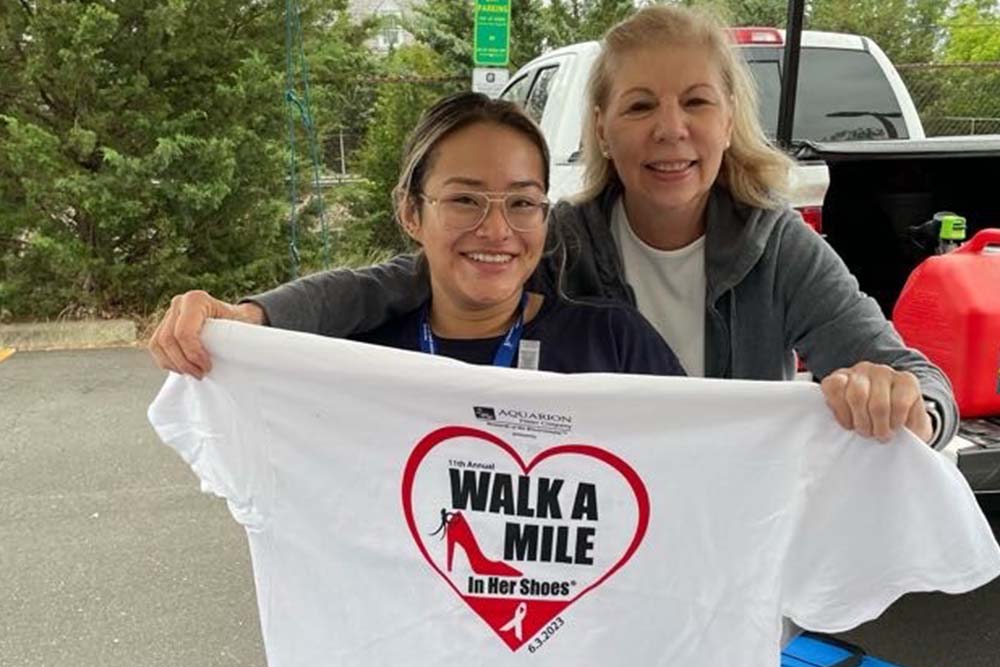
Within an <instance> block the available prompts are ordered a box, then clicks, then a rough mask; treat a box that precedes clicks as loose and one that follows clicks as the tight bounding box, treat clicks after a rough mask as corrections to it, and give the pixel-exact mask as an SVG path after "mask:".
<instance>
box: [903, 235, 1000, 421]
mask: <svg viewBox="0 0 1000 667" xmlns="http://www.w3.org/2000/svg"><path fill="white" fill-rule="evenodd" d="M892 322H893V324H894V325H895V326H896V329H897V330H898V331H899V333H900V335H902V337H903V340H904V341H906V344H907V345H909V346H910V347H915V348H916V349H918V350H920V351H921V352H923V353H924V354H926V355H927V356H928V357H929V358H930V360H931V361H933V362H934V363H935V364H937V365H938V366H940V367H941V370H943V371H944V372H945V374H946V375H947V376H948V379H949V380H951V384H952V386H953V387H954V389H955V398H956V400H957V401H958V410H959V412H960V413H961V415H962V417H984V416H990V415H1000V229H984V230H982V231H981V232H979V233H978V234H976V235H975V236H974V237H972V240H970V241H968V242H967V243H965V244H964V245H962V246H961V247H960V248H958V249H957V250H953V251H952V252H949V253H948V254H946V255H939V256H936V257H931V258H929V259H927V260H925V261H924V262H923V263H921V264H920V265H919V266H918V267H917V268H916V269H914V271H913V273H911V274H910V277H909V279H908V280H907V281H906V285H905V286H904V287H903V291H902V292H901V293H900V295H899V300H898V301H896V307H895V308H894V309H893V312H892Z"/></svg>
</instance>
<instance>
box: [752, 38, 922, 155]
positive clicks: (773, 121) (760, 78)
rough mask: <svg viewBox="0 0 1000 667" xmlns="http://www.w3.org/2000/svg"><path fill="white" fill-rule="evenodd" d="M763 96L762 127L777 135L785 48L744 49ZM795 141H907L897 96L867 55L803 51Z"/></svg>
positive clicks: (796, 107)
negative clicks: (783, 51)
mask: <svg viewBox="0 0 1000 667" xmlns="http://www.w3.org/2000/svg"><path fill="white" fill-rule="evenodd" d="M743 53H744V54H745V56H746V58H747V61H748V64H749V65H750V71H751V73H752V74H753V76H754V79H755V81H756V82H757V90H758V95H759V96H760V108H761V123H762V125H763V126H764V131H765V132H766V133H767V134H768V136H770V137H772V138H773V137H774V136H775V133H776V131H777V125H778V99H779V97H778V96H779V91H780V88H781V81H780V78H779V76H780V75H779V73H780V71H781V62H782V57H783V54H782V50H781V49H766V48H759V47H754V48H747V49H744V50H743ZM792 138H793V139H795V140H811V141H858V140H862V139H906V138H909V133H908V132H907V131H906V125H905V124H904V123H903V114H902V112H901V111H900V108H899V103H898V101H897V100H896V95H895V93H894V92H893V90H892V87H891V86H890V85H889V81H888V79H886V78H885V74H884V73H883V72H882V69H881V68H880V67H879V65H878V63H877V62H876V61H875V59H874V58H873V57H872V56H871V54H870V53H868V52H866V51H855V50H850V49H829V48H804V49H802V58H801V60H800V63H799V87H798V94H797V95H796V100H795V124H794V126H793V127H792Z"/></svg>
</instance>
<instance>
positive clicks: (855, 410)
mask: <svg viewBox="0 0 1000 667" xmlns="http://www.w3.org/2000/svg"><path fill="white" fill-rule="evenodd" d="M821 387H822V390H823V394H824V396H825V398H826V402H827V404H828V405H829V406H830V409H831V410H832V411H833V414H834V417H835V418H836V420H837V422H838V423H839V424H840V425H841V426H843V427H844V428H846V429H851V430H854V431H856V432H857V433H858V434H859V435H862V436H864V437H875V438H877V439H879V440H881V441H883V442H887V441H888V440H889V439H891V438H892V434H893V433H894V432H895V431H896V430H898V429H899V428H900V427H901V426H906V427H907V428H909V429H910V430H911V431H913V432H914V433H916V434H917V435H918V436H919V437H922V438H924V440H929V439H930V437H931V435H932V434H933V425H932V424H931V420H930V417H928V415H927V413H926V410H924V403H923V396H922V395H921V393H920V383H919V381H918V380H917V378H916V376H914V375H913V374H912V373H908V372H904V371H896V370H893V369H892V368H890V367H889V366H885V365H883V364H872V363H869V362H861V363H859V364H855V365H854V366H852V367H851V368H841V369H839V370H837V371H834V372H833V373H831V374H830V375H828V376H827V377H826V378H824V379H823V382H822V384H821Z"/></svg>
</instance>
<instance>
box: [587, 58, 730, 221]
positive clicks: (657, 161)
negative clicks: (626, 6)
mask: <svg viewBox="0 0 1000 667" xmlns="http://www.w3.org/2000/svg"><path fill="white" fill-rule="evenodd" d="M615 65H616V66H615V67H614V68H613V71H614V75H613V81H614V85H613V87H612V88H611V91H610V93H609V95H608V99H607V100H606V102H605V104H604V105H603V107H602V108H599V109H598V110H597V111H596V112H595V113H596V130H597V137H598V141H599V142H600V145H601V146H602V147H604V149H605V150H606V151H607V153H608V154H609V155H610V159H611V160H612V162H613V164H614V168H615V170H616V171H617V173H618V176H619V178H620V179H621V181H622V184H623V185H624V186H625V204H626V209H627V210H628V214H629V220H630V221H633V222H635V220H634V218H636V219H642V220H644V221H646V222H647V223H650V222H652V223H655V222H657V221H662V220H685V221H699V222H700V220H701V215H702V213H703V212H704V209H705V204H706V202H707V201H708V193H709V190H710V189H711V187H712V185H713V184H714V183H715V180H716V177H717V176H718V174H719V168H720V166H721V164H722V155H723V153H724V151H725V150H726V147H727V146H728V144H729V139H730V135H731V132H732V125H733V121H732V110H731V102H730V99H729V95H728V94H727V92H726V89H725V86H724V84H723V81H722V76H721V74H720V72H719V68H718V67H717V66H716V65H715V63H714V62H713V59H712V57H711V53H710V51H708V50H707V49H705V48H702V47H699V46H690V45H688V46H685V45H678V44H672V45H663V46H656V47H651V48H641V49H635V50H632V51H629V52H626V53H623V54H621V55H620V56H619V57H618V58H617V59H616V61H615Z"/></svg>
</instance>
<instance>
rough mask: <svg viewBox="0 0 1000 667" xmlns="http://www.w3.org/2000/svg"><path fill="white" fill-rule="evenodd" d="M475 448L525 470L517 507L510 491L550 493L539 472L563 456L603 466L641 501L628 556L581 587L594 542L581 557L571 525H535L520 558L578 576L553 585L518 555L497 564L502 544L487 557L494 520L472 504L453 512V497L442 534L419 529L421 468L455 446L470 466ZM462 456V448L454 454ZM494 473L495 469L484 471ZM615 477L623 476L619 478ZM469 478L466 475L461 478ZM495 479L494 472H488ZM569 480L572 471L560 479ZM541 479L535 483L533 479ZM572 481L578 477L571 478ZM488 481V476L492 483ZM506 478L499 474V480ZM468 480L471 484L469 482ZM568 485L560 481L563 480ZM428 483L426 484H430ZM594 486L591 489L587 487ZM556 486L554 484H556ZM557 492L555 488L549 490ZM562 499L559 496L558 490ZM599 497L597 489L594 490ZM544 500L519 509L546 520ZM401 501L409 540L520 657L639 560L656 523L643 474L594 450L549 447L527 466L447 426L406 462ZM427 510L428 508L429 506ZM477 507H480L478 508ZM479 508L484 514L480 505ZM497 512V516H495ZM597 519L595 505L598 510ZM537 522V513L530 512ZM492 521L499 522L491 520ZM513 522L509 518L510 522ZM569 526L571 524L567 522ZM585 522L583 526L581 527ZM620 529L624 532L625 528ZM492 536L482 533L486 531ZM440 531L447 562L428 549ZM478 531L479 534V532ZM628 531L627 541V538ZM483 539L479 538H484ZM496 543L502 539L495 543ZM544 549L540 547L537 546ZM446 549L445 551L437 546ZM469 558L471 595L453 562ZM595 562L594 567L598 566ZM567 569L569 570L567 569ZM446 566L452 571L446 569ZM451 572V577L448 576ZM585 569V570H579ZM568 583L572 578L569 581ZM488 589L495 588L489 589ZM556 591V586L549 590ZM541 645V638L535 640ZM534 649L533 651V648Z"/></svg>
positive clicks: (610, 562) (511, 452)
mask: <svg viewBox="0 0 1000 667" xmlns="http://www.w3.org/2000/svg"><path fill="white" fill-rule="evenodd" d="M470 439H471V446H472V447H473V448H474V449H477V448H481V452H482V454H484V456H483V457H481V459H482V460H485V459H487V458H490V457H495V456H496V455H497V454H498V450H499V451H501V452H503V459H504V461H508V459H509V461H508V462H513V463H514V464H515V466H516V470H517V471H518V480H517V481H518V487H517V491H514V490H513V487H510V486H508V487H507V488H505V489H501V490H500V496H501V497H500V500H501V501H509V503H510V505H508V507H512V506H513V504H514V502H515V500H514V499H513V498H510V497H507V496H505V495H504V492H511V493H513V494H515V495H519V496H520V495H524V494H522V493H521V490H522V485H523V486H524V489H527V488H529V485H531V484H532V483H540V484H541V485H542V486H543V488H544V486H545V483H546V482H547V481H548V480H546V479H540V478H539V476H538V475H537V474H536V473H537V472H538V467H539V466H540V464H543V462H544V463H545V464H546V465H547V466H550V465H551V464H552V463H553V459H556V458H557V457H583V458H574V460H573V466H564V467H565V468H572V469H573V470H577V469H579V467H580V465H584V466H586V465H588V464H592V467H594V468H595V469H596V468H602V470H600V472H601V473H605V474H607V473H609V472H611V473H612V474H613V476H614V478H615V480H616V482H618V483H620V482H624V486H623V487H622V488H627V489H629V490H630V491H631V494H632V496H633V497H634V500H635V528H634V531H633V532H632V533H631V536H630V537H629V538H628V539H627V540H623V542H624V544H623V545H622V547H621V553H620V555H618V556H617V558H614V554H612V557H611V558H608V559H606V560H607V564H606V566H605V567H604V569H603V570H601V571H599V572H589V571H588V574H589V577H586V576H585V577H584V578H583V580H582V581H577V580H579V579H581V577H579V576H576V575H575V574H572V573H573V572H574V570H573V569H572V566H573V563H574V561H573V558H574V554H575V557H576V558H577V559H578V560H577V561H575V562H576V563H579V562H584V563H586V561H581V560H579V559H582V558H585V557H586V554H587V553H588V552H587V548H588V547H593V541H592V540H591V542H589V543H588V542H587V541H586V539H584V541H583V544H582V550H581V544H580V542H579V535H580V533H577V537H578V542H577V545H576V551H575V552H574V550H573V549H571V548H569V547H568V541H569V537H568V536H569V535H570V531H571V530H573V529H572V528H571V527H570V526H565V525H564V526H560V525H556V524H553V522H551V521H546V525H545V526H542V527H538V526H535V527H534V528H533V529H532V530H535V531H536V532H534V533H531V535H534V536H535V537H536V541H535V542H534V543H533V546H534V547H535V548H532V549H531V550H530V551H525V550H523V549H524V544H523V543H519V545H520V548H521V549H522V550H521V551H520V552H519V553H520V554H521V556H524V555H525V554H530V555H531V556H533V557H537V556H538V554H540V553H544V554H547V555H548V556H549V557H550V558H551V559H553V560H555V561H557V562H556V565H554V566H553V565H552V564H551V562H550V563H549V564H548V565H545V566H543V567H542V569H544V568H548V569H547V570H546V572H548V573H549V574H551V573H552V571H553V567H564V568H565V569H567V570H568V571H569V572H570V573H571V574H570V575H568V578H567V579H566V580H565V581H564V582H563V583H562V584H560V583H559V582H556V581H552V577H551V576H549V577H548V579H543V580H542V581H539V580H536V579H534V578H532V577H531V570H532V569H533V568H534V569H539V567H538V565H537V564H535V563H531V562H522V561H521V560H515V558H514V557H513V556H512V555H511V554H513V553H514V552H513V550H511V551H510V553H508V554H507V555H508V556H509V557H508V558H507V559H506V560H503V559H500V558H496V557H495V556H497V555H499V554H497V553H494V551H499V549H496V545H495V544H492V545H491V546H492V547H493V550H494V551H491V550H490V548H487V550H486V552H485V553H484V551H483V549H482V548H481V547H480V544H485V543H486V542H484V541H482V535H484V534H485V532H486V530H488V529H489V528H490V527H494V528H495V525H494V526H490V523H489V520H488V519H482V517H483V516H487V517H489V515H487V514H486V513H485V512H482V513H480V512H477V511H470V508H469V507H468V506H464V507H462V508H461V509H455V506H454V495H453V496H452V499H453V502H450V503H448V505H449V506H450V507H452V508H453V511H447V510H446V508H443V507H441V508H434V509H435V511H436V510H438V509H439V510H440V514H441V524H440V526H439V527H438V530H437V531H434V532H433V533H432V532H430V530H429V528H430V527H428V526H420V527H418V525H417V521H416V519H415V518H414V499H413V492H414V482H415V480H416V478H417V476H418V472H419V471H420V470H421V465H422V464H426V462H427V460H428V459H427V457H428V455H429V454H431V453H432V452H433V453H434V455H435V456H434V457H432V458H434V459H435V460H436V461H438V463H441V461H440V460H438V458H437V457H438V456H440V455H444V454H445V452H447V451H448V448H449V446H450V445H455V444H456V443H461V446H462V449H461V453H460V454H458V455H456V457H455V459H456V460H459V461H465V460H467V459H468V458H469V455H468V451H469V448H470ZM453 449H455V451H456V452H457V451H458V448H457V447H456V448H453ZM453 464H454V465H463V464H462V463H454V462H453V461H452V460H451V459H448V464H447V465H448V466H449V474H450V475H451V474H455V473H454V472H453V471H452V468H451V466H452V465H453ZM484 467H486V468H488V466H484ZM614 473H616V474H614ZM458 474H462V473H458ZM476 474H479V475H483V474H484V473H483V472H478V473H476V472H474V473H473V476H475V475H476ZM489 474H493V473H489ZM561 474H563V475H564V476H566V475H565V473H561ZM533 475H534V477H533ZM502 476H503V477H505V478H506V479H505V481H508V483H510V478H511V476H510V475H502ZM569 477H572V473H571V474H570V475H569ZM486 478H488V475H487V477H484V478H481V479H486ZM498 478H499V476H498ZM467 481H468V480H467ZM557 481H559V482H560V483H561V480H557ZM584 484H585V483H581V484H580V486H579V487H578V490H579V488H582V487H583V486H584ZM425 485H426V483H425ZM454 485H455V481H454V480H453V481H452V487H451V492H452V494H454V493H455V488H454ZM588 486H592V485H588ZM553 487H554V484H553ZM480 490H481V491H483V493H482V494H479V493H478V492H476V491H475V490H473V491H470V492H468V493H467V494H466V495H464V496H463V498H464V500H465V501H466V503H468V499H469V497H470V496H471V495H473V494H474V495H476V496H478V497H479V499H480V501H481V503H483V502H485V498H486V496H487V494H486V492H485V490H483V489H480ZM550 491H551V489H550ZM493 493H494V497H493V502H498V501H497V498H498V496H497V493H498V492H497V490H496V489H493ZM556 493H558V491H556ZM552 495H553V494H551V493H550V495H549V496H548V501H549V502H548V503H547V505H548V506H549V507H551V506H552V505H555V506H556V507H555V509H550V510H549V511H550V512H551V513H552V515H551V516H548V517H546V518H547V519H552V518H562V516H561V514H559V513H560V512H561V510H559V509H558V501H557V500H554V499H553V497H552ZM594 495H595V498H596V491H595V492H594ZM543 497H544V494H542V495H539V500H538V501H537V502H538V507H537V508H529V509H525V510H522V509H519V510H518V511H519V512H522V511H523V512H531V513H535V512H537V513H538V516H539V517H542V516H544V514H543V513H544V511H545V509H544V508H543V506H542V505H543V500H542V498H543ZM402 499H403V511H404V514H405V517H406V523H407V525H408V527H409V529H410V534H411V535H412V536H413V541H414V542H415V543H416V545H417V548H419V549H420V552H421V553H422V554H423V556H424V558H425V559H426V560H427V562H428V563H429V564H430V566H431V567H432V568H434V570H435V571H436V572H437V573H438V574H439V575H441V577H442V578H443V579H444V580H445V581H446V582H447V583H448V585H449V586H450V587H451V588H452V589H453V590H454V591H455V593H456V594H457V595H458V596H459V597H460V598H462V600H464V601H465V602H466V604H468V605H469V607H470V608H471V609H472V610H473V611H475V612H476V613H477V614H478V615H479V616H480V617H481V618H482V619H483V620H484V621H486V624H487V625H489V626H490V627H491V628H492V629H493V630H494V632H496V633H497V635H498V636H499V637H500V638H501V639H502V640H503V641H504V643H505V644H506V645H507V646H508V647H510V649H511V650H513V651H516V650H517V649H519V648H520V647H521V646H523V645H524V644H525V643H527V642H528V641H529V640H531V638H532V637H534V636H535V635H536V634H537V633H538V632H539V631H540V630H542V629H543V628H545V627H546V626H547V625H549V624H550V623H551V622H552V621H553V619H555V618H556V617H557V616H558V615H559V614H560V613H561V612H562V611H563V610H565V609H566V608H567V607H569V606H570V605H571V604H573V603H574V602H576V601H577V600H579V599H580V598H581V597H583V596H584V595H586V594H587V593H589V592H590V591H592V590H594V589H595V588H597V587H598V586H600V585H601V584H603V583H604V582H605V581H607V579H608V578H609V577H611V575H613V574H614V573H615V572H617V571H618V570H620V569H621V568H622V567H623V566H624V565H625V563H627V562H628V560H629V559H630V558H631V557H632V555H633V554H635V552H636V550H637V549H638V548H639V544H640V543H641V542H642V539H643V537H644V536H645V534H646V528H647V526H648V524H649V495H648V493H647V492H646V487H645V485H644V484H643V482H642V479H641V478H640V477H639V475H638V473H636V471H635V470H634V469H633V468H632V467H631V466H630V465H629V464H628V463H626V462H625V461H624V460H622V459H621V458H619V457H618V456H616V455H614V454H612V453H610V452H608V451H606V450H604V449H601V448H599V447H595V446H592V445H580V444H566V445H558V446H554V447H550V448H548V449H545V450H544V451H542V452H540V453H539V454H538V455H536V456H535V457H534V458H533V459H532V460H531V461H530V462H528V463H525V462H524V460H523V459H522V458H521V456H520V455H519V454H518V452H517V451H516V450H515V449H514V448H513V447H512V446H511V445H509V444H508V443H507V442H505V441H504V440H502V439H501V438H498V437H496V436H494V435H493V434H491V433H487V432H486V431H482V430H479V429H475V428H469V427H464V426H447V427H444V428H440V429H437V430H435V431H433V432H431V433H430V434H428V435H427V436H425V437H424V438H423V439H422V440H420V442H419V443H417V445H416V447H414V449H413V452H411V454H410V457H409V459H408V460H407V462H406V467H405V469H404V471H403V481H402ZM516 502H517V503H518V507H519V508H521V506H522V503H525V502H528V501H525V500H524V499H523V498H520V497H518V499H517V500H516ZM425 504H426V503H425ZM475 509H477V508H475V507H473V508H472V510H475ZM478 509H479V510H483V507H482V506H480V507H479V508H478ZM576 510H577V507H574V514H575V513H576ZM429 511H430V510H429V509H428V508H421V512H422V515H423V516H425V517H426V516H427V515H428V512H429ZM491 511H492V510H491ZM594 512H595V514H596V507H595V508H594ZM474 516H476V517H479V518H477V519H476V520H474V521H470V518H472V517H474ZM528 516H530V514H528ZM491 518H492V519H493V523H494V524H495V521H496V519H497V517H495V516H494V517H491ZM614 520H615V518H614V517H612V518H611V519H610V521H614ZM508 521H509V518H508ZM563 523H566V522H563ZM578 523H580V522H578ZM619 527H620V526H619ZM484 528H485V529H486V530H483V529H484ZM506 529H507V530H510V523H509V522H508V523H507V524H506ZM522 530H524V531H525V532H523V533H518V534H517V535H518V538H519V539H520V538H524V536H525V535H527V534H528V532H527V531H528V529H526V528H522ZM539 530H540V531H542V532H543V536H542V537H541V538H540V541H539V538H538V537H537V531H539ZM546 530H547V531H548V535H547V537H546V536H544V532H545V531H546ZM586 530H589V531H590V533H589V536H590V537H591V538H592V537H593V535H594V532H593V531H594V530H596V529H591V528H588V529H586ZM439 531H444V533H445V534H444V535H443V536H442V537H445V538H446V539H445V541H444V545H445V548H446V553H445V554H444V555H443V557H438V558H435V557H434V556H433V555H432V553H431V549H430V548H429V543H431V544H433V540H434V539H435V538H432V537H430V535H437V534H438V533H439ZM477 531H480V532H478V533H477ZM627 532H628V531H627V528H626V533H625V534H626V535H627ZM477 534H478V535H479V536H480V537H479V538H478V539H477ZM494 542H495V540H494ZM539 544H541V547H540V548H538V545H539ZM438 550H440V547H438ZM504 551H508V549H507V545H506V543H505V548H504ZM459 552H464V554H465V559H466V561H467V563H468V566H469V569H470V570H471V573H472V574H471V575H470V576H468V577H463V579H464V581H461V582H460V583H462V585H463V586H464V587H465V588H466V590H462V588H461V587H460V586H459V585H458V584H457V583H456V581H457V580H458V579H457V578H456V577H453V576H452V569H453V568H452V565H453V561H454V556H455V554H456V553H459ZM592 562H593V561H591V563H592ZM560 564H565V565H560ZM442 567H444V568H445V569H442ZM446 570H447V571H446ZM577 570H579V568H577ZM569 579H572V581H571V582H570V581H569ZM569 583H572V584H573V585H574V587H573V589H572V590H570V589H569ZM487 586H489V588H487ZM473 587H478V588H476V590H469V589H470V588H473ZM549 587H551V588H549ZM545 597H551V598H555V599H544V598H545ZM536 641H538V640H536ZM529 648H532V647H529Z"/></svg>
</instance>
